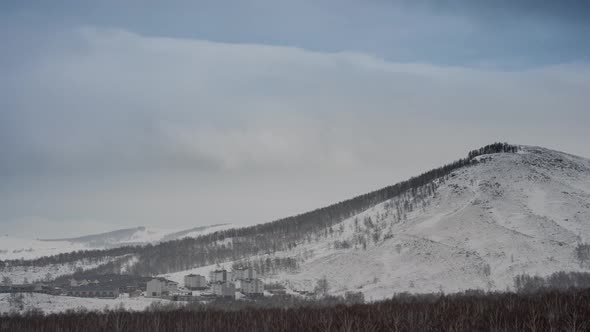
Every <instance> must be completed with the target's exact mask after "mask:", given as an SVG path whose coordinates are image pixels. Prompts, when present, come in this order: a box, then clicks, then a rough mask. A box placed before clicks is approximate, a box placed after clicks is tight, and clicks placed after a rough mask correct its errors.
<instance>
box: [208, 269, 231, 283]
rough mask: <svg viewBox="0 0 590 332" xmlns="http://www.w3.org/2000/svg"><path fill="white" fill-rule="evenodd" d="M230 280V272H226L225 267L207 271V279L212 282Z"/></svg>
mask: <svg viewBox="0 0 590 332" xmlns="http://www.w3.org/2000/svg"><path fill="white" fill-rule="evenodd" d="M230 280H232V278H231V272H228V271H227V270H225V269H222V270H214V271H211V272H209V281H210V282H211V283H212V284H214V283H217V282H222V283H223V282H228V281H230Z"/></svg>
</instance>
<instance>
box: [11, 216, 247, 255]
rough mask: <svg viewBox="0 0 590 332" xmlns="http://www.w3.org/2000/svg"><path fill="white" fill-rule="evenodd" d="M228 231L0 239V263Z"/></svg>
mask: <svg viewBox="0 0 590 332" xmlns="http://www.w3.org/2000/svg"><path fill="white" fill-rule="evenodd" d="M232 227H235V226H233V225H230V224H218V225H210V226H198V227H193V228H190V229H185V230H178V229H159V228H147V227H143V226H141V227H135V228H127V229H120V230H115V231H111V232H106V233H100V234H91V235H85V236H80V237H73V238H63V239H26V238H20V237H13V236H8V235H4V236H0V259H21V258H23V259H34V258H38V257H43V256H51V255H56V254H60V253H66V252H72V251H76V250H88V249H107V248H114V247H121V246H129V245H145V244H148V243H151V244H155V243H159V242H162V241H171V240H177V239H181V238H185V237H197V236H200V235H204V234H209V233H211V232H216V231H219V230H224V229H228V228H232Z"/></svg>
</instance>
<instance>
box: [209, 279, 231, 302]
mask: <svg viewBox="0 0 590 332" xmlns="http://www.w3.org/2000/svg"><path fill="white" fill-rule="evenodd" d="M211 290H212V291H213V294H215V296H218V297H225V298H231V299H235V297H236V286H235V285H234V284H233V283H231V282H223V283H222V282H219V283H215V284H212V285H211Z"/></svg>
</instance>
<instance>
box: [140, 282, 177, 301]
mask: <svg viewBox="0 0 590 332" xmlns="http://www.w3.org/2000/svg"><path fill="white" fill-rule="evenodd" d="M177 290H178V283H177V282H174V281H171V280H167V279H164V278H155V279H152V280H150V281H148V283H147V288H146V296H147V297H160V296H167V295H170V294H172V293H175V292H176V291H177Z"/></svg>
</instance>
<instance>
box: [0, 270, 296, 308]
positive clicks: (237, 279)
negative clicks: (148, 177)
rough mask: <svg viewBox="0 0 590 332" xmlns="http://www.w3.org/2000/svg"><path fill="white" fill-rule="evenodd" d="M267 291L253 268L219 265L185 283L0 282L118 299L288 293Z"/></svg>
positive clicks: (115, 278)
mask: <svg viewBox="0 0 590 332" xmlns="http://www.w3.org/2000/svg"><path fill="white" fill-rule="evenodd" d="M268 288H269V289H266V290H265V284H264V282H263V281H262V280H260V279H259V278H257V274H256V271H255V270H254V269H252V268H251V267H238V268H235V269H233V270H232V271H228V270H226V269H224V268H217V269H215V270H212V271H210V273H209V276H208V279H207V278H206V277H205V276H203V275H199V274H188V275H186V276H184V285H179V283H177V282H175V281H172V280H168V279H166V278H163V277H140V276H131V275H119V274H107V275H96V276H93V278H75V277H70V278H61V279H59V278H58V279H56V280H55V281H51V282H33V283H26V284H9V283H6V282H5V283H3V284H2V285H0V293H44V294H49V295H56V296H70V297H85V298H104V299H116V298H119V297H121V296H125V297H130V298H133V297H141V296H143V297H146V298H158V299H164V300H170V301H211V300H215V299H226V300H235V299H250V300H256V299H259V298H262V297H264V296H265V294H266V295H267V296H268V295H281V294H285V289H284V288H282V287H281V286H280V285H272V287H268Z"/></svg>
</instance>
